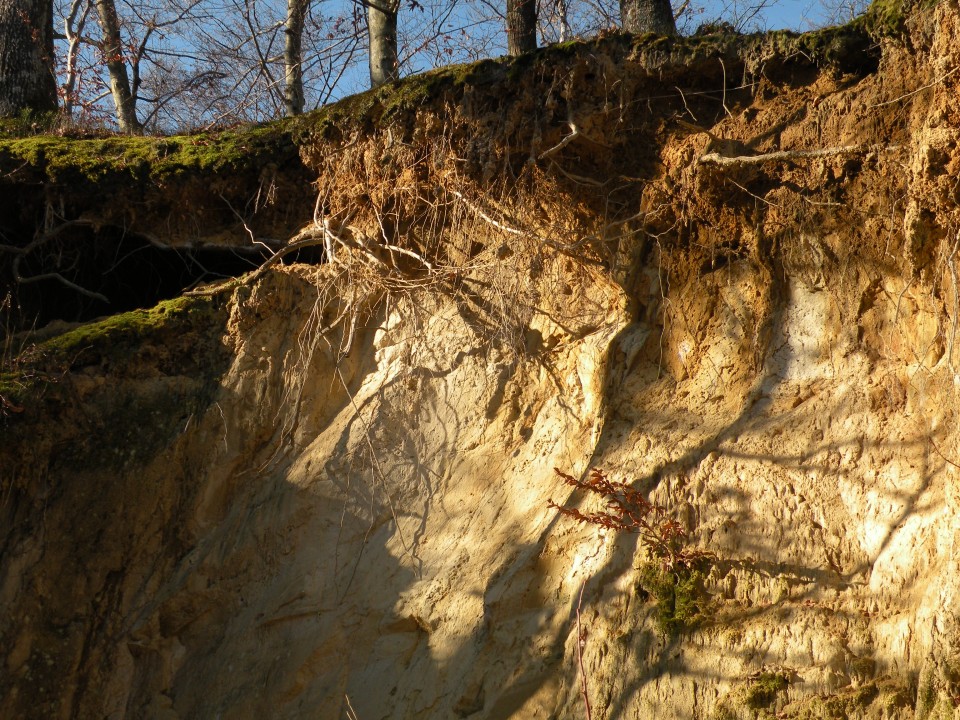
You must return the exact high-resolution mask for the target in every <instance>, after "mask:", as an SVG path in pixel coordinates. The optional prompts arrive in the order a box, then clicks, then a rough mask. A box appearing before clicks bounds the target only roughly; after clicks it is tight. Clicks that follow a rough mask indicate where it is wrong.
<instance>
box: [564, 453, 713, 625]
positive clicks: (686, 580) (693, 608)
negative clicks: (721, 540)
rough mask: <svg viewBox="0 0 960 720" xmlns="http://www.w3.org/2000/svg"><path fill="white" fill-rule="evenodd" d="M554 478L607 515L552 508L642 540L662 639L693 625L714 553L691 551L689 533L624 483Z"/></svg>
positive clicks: (647, 587) (596, 477)
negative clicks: (590, 497)
mask: <svg viewBox="0 0 960 720" xmlns="http://www.w3.org/2000/svg"><path fill="white" fill-rule="evenodd" d="M554 472H556V473H557V475H558V476H559V477H560V478H561V479H562V480H563V482H564V483H566V484H567V485H569V486H571V487H574V488H577V489H578V490H585V491H587V492H589V493H592V494H594V495H599V496H600V497H602V498H603V499H604V500H605V501H606V510H605V511H601V512H590V513H585V512H581V511H580V510H578V509H576V508H570V507H565V506H563V505H558V504H557V503H555V502H553V500H550V501H549V504H550V507H553V508H556V509H557V510H559V511H560V512H561V513H563V514H564V515H567V516H568V517H572V518H574V519H576V520H578V521H580V522H585V523H590V524H592V525H599V526H600V527H605V528H610V529H612V530H621V531H626V532H633V533H637V534H638V535H639V537H640V543H641V545H643V547H644V548H645V549H646V550H647V552H648V553H649V555H650V556H651V557H652V561H651V562H648V563H645V564H644V565H643V566H642V567H641V569H640V586H641V587H642V588H643V590H644V591H645V592H646V593H648V594H649V595H650V596H651V597H653V598H654V599H655V601H656V604H657V624H658V625H659V627H660V630H661V631H662V632H663V634H664V635H667V636H669V637H675V636H676V635H678V634H679V633H680V632H682V631H683V629H684V628H688V627H691V626H692V625H694V624H695V623H696V622H697V620H698V619H699V617H700V615H701V613H702V609H703V607H702V606H703V603H704V601H705V595H704V591H703V579H704V575H703V572H702V568H703V565H704V564H705V563H707V562H708V561H709V560H710V559H712V558H713V557H714V555H713V553H711V552H709V551H707V550H702V549H700V548H697V547H693V546H691V545H690V544H689V541H688V535H687V531H686V529H685V528H684V527H683V525H681V524H680V523H679V522H678V521H677V520H675V519H674V518H672V517H670V515H669V514H668V512H667V509H666V508H665V507H663V506H661V505H656V504H654V503H651V502H650V501H649V500H647V498H645V497H644V496H643V495H642V494H641V493H640V491H639V490H636V489H635V488H632V487H630V486H629V485H627V484H626V483H623V482H617V481H615V480H611V479H610V478H609V477H608V476H607V474H606V473H605V472H603V470H600V469H597V468H595V469H593V470H591V471H590V475H589V476H588V477H587V479H586V480H578V479H577V478H575V477H573V476H572V475H568V474H566V473H564V472H562V471H560V470H558V469H556V468H554Z"/></svg>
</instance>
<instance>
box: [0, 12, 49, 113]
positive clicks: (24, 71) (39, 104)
mask: <svg viewBox="0 0 960 720" xmlns="http://www.w3.org/2000/svg"><path fill="white" fill-rule="evenodd" d="M56 109H57V81H56V79H55V78H54V74H53V3H52V0H0V117H10V116H13V115H18V114H19V113H20V112H22V111H23V110H36V111H40V112H48V111H53V110H56Z"/></svg>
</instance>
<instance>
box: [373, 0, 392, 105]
mask: <svg viewBox="0 0 960 720" xmlns="http://www.w3.org/2000/svg"><path fill="white" fill-rule="evenodd" d="M398 9H399V8H398V0H370V1H369V2H367V31H368V33H369V35H370V87H379V86H380V85H383V84H385V83H388V82H392V81H393V80H396V79H397V78H399V77H400V69H399V67H398V62H397V10H398Z"/></svg>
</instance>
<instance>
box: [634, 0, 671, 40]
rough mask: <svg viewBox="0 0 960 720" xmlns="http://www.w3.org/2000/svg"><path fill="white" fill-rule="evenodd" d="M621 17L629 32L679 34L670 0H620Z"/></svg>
mask: <svg viewBox="0 0 960 720" xmlns="http://www.w3.org/2000/svg"><path fill="white" fill-rule="evenodd" d="M620 18H621V21H622V22H623V29H624V30H626V31H627V32H632V33H638V34H639V33H648V32H652V33H656V34H657V35H676V34H677V24H676V22H674V19H673V9H672V8H671V7H670V0H620Z"/></svg>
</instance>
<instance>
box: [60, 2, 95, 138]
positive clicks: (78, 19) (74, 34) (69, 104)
mask: <svg viewBox="0 0 960 720" xmlns="http://www.w3.org/2000/svg"><path fill="white" fill-rule="evenodd" d="M89 13H90V0H73V1H72V3H71V4H70V13H69V14H68V15H67V17H66V18H64V20H63V33H64V37H66V39H67V60H66V67H65V72H66V75H67V78H66V80H65V81H64V83H63V86H62V88H61V91H60V93H61V95H62V97H63V117H64V118H65V119H66V121H67V122H70V121H71V120H72V119H73V106H74V104H75V102H76V99H77V98H76V90H77V55H78V54H79V52H80V41H81V40H82V38H83V28H84V25H86V24H87V15H88V14H89Z"/></svg>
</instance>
